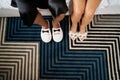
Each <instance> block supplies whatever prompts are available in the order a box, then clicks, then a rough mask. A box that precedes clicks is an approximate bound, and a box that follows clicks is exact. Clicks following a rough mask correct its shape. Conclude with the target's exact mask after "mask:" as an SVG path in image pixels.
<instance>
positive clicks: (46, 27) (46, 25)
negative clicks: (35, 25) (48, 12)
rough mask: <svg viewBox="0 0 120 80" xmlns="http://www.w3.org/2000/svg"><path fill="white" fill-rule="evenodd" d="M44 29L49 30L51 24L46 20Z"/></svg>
mask: <svg viewBox="0 0 120 80" xmlns="http://www.w3.org/2000/svg"><path fill="white" fill-rule="evenodd" d="M42 28H43V29H48V28H49V22H48V21H46V20H45V22H44V25H42Z"/></svg>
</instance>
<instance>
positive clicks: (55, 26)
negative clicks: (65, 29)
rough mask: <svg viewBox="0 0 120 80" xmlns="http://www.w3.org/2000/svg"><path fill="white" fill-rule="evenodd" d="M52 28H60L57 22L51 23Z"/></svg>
mask: <svg viewBox="0 0 120 80" xmlns="http://www.w3.org/2000/svg"><path fill="white" fill-rule="evenodd" d="M52 25H53V28H60V23H59V22H57V21H52Z"/></svg>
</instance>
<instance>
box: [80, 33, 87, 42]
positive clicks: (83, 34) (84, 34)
mask: <svg viewBox="0 0 120 80" xmlns="http://www.w3.org/2000/svg"><path fill="white" fill-rule="evenodd" d="M87 34H88V33H87V32H85V33H78V38H79V39H80V41H84V40H85V39H86V38H87Z"/></svg>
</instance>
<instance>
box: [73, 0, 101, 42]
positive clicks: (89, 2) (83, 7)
mask: <svg viewBox="0 0 120 80" xmlns="http://www.w3.org/2000/svg"><path fill="white" fill-rule="evenodd" d="M72 1H73V13H72V15H71V20H72V26H71V32H72V33H76V32H77V25H78V22H79V21H80V20H81V23H80V25H79V27H80V32H79V33H78V34H81V35H82V34H84V33H85V32H86V26H87V25H88V24H89V23H90V21H91V20H92V18H93V16H94V13H95V11H96V9H97V7H98V6H99V4H100V2H101V0H72ZM81 38H82V39H81ZM80 40H81V41H82V40H84V39H83V37H80Z"/></svg>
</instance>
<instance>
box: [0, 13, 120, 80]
mask: <svg viewBox="0 0 120 80" xmlns="http://www.w3.org/2000/svg"><path fill="white" fill-rule="evenodd" d="M44 18H45V19H47V20H49V21H50V22H51V20H52V17H51V16H44ZM60 24H61V27H62V29H63V32H64V38H63V40H62V42H60V43H56V42H54V41H53V40H52V41H51V42H50V43H48V44H46V43H44V42H42V41H41V38H40V30H41V27H40V26H38V25H33V26H25V25H23V22H22V20H21V19H20V18H19V17H2V18H1V22H0V80H119V79H120V73H119V72H120V15H95V16H94V19H93V20H92V22H91V23H90V24H89V25H88V26H87V30H88V38H87V39H86V40H85V41H83V42H80V41H79V39H77V40H75V41H72V40H70V39H69V36H68V32H69V29H70V25H69V24H70V19H69V17H68V16H66V17H65V18H64V20H63V21H61V23H60ZM50 25H51V24H50Z"/></svg>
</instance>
